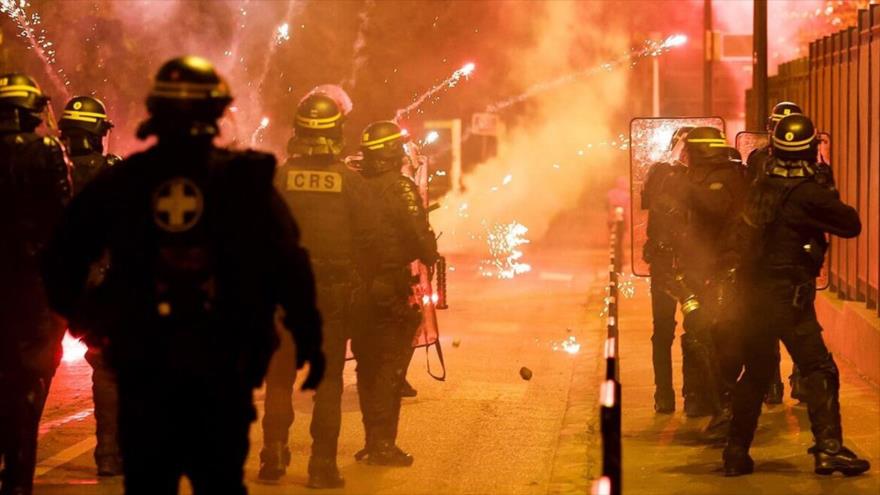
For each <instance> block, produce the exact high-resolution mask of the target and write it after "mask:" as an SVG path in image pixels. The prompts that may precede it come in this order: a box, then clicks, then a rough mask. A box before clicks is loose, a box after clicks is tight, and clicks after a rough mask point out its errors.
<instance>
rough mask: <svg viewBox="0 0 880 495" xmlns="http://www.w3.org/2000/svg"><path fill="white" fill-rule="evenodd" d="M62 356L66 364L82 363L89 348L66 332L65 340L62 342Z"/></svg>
mask: <svg viewBox="0 0 880 495" xmlns="http://www.w3.org/2000/svg"><path fill="white" fill-rule="evenodd" d="M61 349H62V355H61V360H62V361H64V362H65V363H73V362H76V361H82V359H83V358H84V357H85V355H86V351H87V350H88V347H86V345H85V344H84V343H83V342H82V341H81V340H79V339H78V338H76V337H74V336H73V335H70V332H64V339H63V340H62V341H61Z"/></svg>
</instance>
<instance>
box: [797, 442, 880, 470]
mask: <svg viewBox="0 0 880 495" xmlns="http://www.w3.org/2000/svg"><path fill="white" fill-rule="evenodd" d="M807 452H808V453H810V454H813V457H814V458H815V459H816V467H815V469H814V471H815V472H816V474H821V475H825V476H827V475H830V474H834V472H835V471H840V472H841V473H843V474H844V475H845V476H855V475H857V474H862V473H864V472H865V471H867V470H868V469H871V463H869V462H868V461H866V460H865V459H859V458H858V456H856V454H855V453H854V452H853V451H851V450H849V449H848V448H846V447H844V446H843V445H842V444H841V443H840V441H839V440H835V439H826V440H822V441H820V442H817V443H816V445H814V446H812V447H810V449H809V450H808V451H807Z"/></svg>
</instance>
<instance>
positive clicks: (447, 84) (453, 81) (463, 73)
mask: <svg viewBox="0 0 880 495" xmlns="http://www.w3.org/2000/svg"><path fill="white" fill-rule="evenodd" d="M475 68H476V65H474V64H473V63H467V64H465V65H463V66H462V67H461V68H460V69H458V70H456V71H455V72H453V73H452V75H451V76H449V77H448V78H446V79H445V80H444V81H443V82H441V83H439V84H437V85H435V86H434V87H433V88H431V89H429V90H428V91H426V92H425V93H424V94H422V95H421V96H419V97H418V98H416V99H415V100H413V102H412V103H410V104H409V106H407V107H405V108H401V109H399V110H398V111H397V114H396V115H395V116H394V121H395V122H397V121H399V120H400V119H401V117H403V116H405V115H407V114H408V113H410V112H412V111H413V110H415V109H417V108H419V107H420V106H422V104H423V103H425V101H427V100H428V98H431V97H432V96H434V95H436V94H437V93H439V92H440V91H442V90H444V89H450V88H454V87H455V86H456V85H457V84H458V83H459V82H461V80H462V78H464V79H467V78H468V76H470V75H471V73H473V72H474V69H475Z"/></svg>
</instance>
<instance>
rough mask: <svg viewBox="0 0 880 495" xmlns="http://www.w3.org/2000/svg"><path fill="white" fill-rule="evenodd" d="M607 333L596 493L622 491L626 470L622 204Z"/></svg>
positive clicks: (614, 230)
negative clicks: (621, 350) (620, 283)
mask: <svg viewBox="0 0 880 495" xmlns="http://www.w3.org/2000/svg"><path fill="white" fill-rule="evenodd" d="M610 231H611V235H610V238H611V242H610V249H609V251H610V252H609V257H610V263H609V265H608V287H607V295H606V299H605V304H606V307H607V313H606V317H607V321H606V328H607V335H606V337H605V379H604V380H603V381H602V385H601V386H600V387H599V420H600V429H601V432H602V477H601V478H599V479H598V480H596V482H595V483H594V484H593V495H620V494H621V493H622V489H621V482H622V478H623V476H622V474H623V464H622V445H621V404H620V365H619V362H618V359H617V356H618V350H619V345H618V336H619V332H618V330H619V329H618V306H617V302H618V285H617V284H618V274H619V273H620V272H621V269H622V265H623V235H624V234H623V232H624V220H623V208H620V207H618V208H616V209H615V210H614V218H613V219H612V222H611V225H610Z"/></svg>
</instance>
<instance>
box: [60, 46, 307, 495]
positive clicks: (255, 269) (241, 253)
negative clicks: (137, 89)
mask: <svg viewBox="0 0 880 495" xmlns="http://www.w3.org/2000/svg"><path fill="white" fill-rule="evenodd" d="M231 99H232V97H231V95H230V94H229V89H228V87H227V86H226V83H225V81H223V80H222V79H221V78H220V76H219V75H218V74H217V73H216V71H215V70H214V67H213V65H212V64H211V63H210V62H209V61H207V60H204V59H201V58H198V57H191V56H187V57H180V58H177V59H173V60H171V61H169V62H167V63H165V64H164V65H163V66H162V68H161V69H160V70H159V72H158V74H157V76H156V78H155V81H154V86H153V88H152V90H151V91H150V94H149V96H148V98H147V109H148V111H149V113H150V118H149V119H148V120H147V121H146V122H144V123H143V124H142V125H141V127H140V129H139V132H138V135H139V136H140V137H146V136H149V135H153V134H155V135H157V136H158V144H156V145H155V146H153V147H151V148H149V149H148V150H147V151H145V152H142V153H137V154H135V155H133V156H131V157H129V158H127V159H126V160H124V161H123V162H122V163H120V164H119V165H116V166H114V167H111V168H109V169H107V170H106V171H104V172H102V173H100V174H99V175H98V177H96V178H95V179H94V180H93V181H92V182H91V183H89V184H88V185H87V186H86V187H85V189H83V191H82V192H81V193H80V194H79V195H78V196H77V197H76V198H75V199H74V200H73V202H72V203H71V205H70V207H69V208H68V210H67V212H66V215H65V218H64V220H63V221H62V223H61V224H60V227H59V228H58V229H57V231H56V234H55V237H54V238H53V241H52V243H51V245H50V246H49V249H48V250H47V256H46V263H45V274H46V277H45V278H46V286H47V289H48V293H49V300H50V302H51V304H52V307H53V309H55V310H56V311H57V312H58V313H60V314H62V315H64V316H66V317H67V318H68V321H69V322H70V325H71V328H72V329H74V330H79V331H81V332H83V333H85V335H86V340H87V342H90V343H93V342H98V341H99V342H103V343H104V344H105V347H104V349H105V352H106V353H107V354H106V358H107V359H108V362H109V363H110V365H111V366H112V368H113V369H114V370H115V371H116V374H117V377H118V381H119V430H120V447H121V450H122V456H123V465H124V466H123V467H124V470H125V489H126V493H127V494H128V495H133V494H140V493H143V494H151V495H155V494H176V493H177V487H178V484H179V481H180V477H181V476H183V475H186V476H187V477H188V478H189V480H190V482H191V483H192V485H193V490H194V493H195V494H197V495H202V494H214V493H224V494H243V493H246V489H245V487H244V483H243V474H244V462H245V459H246V457H247V451H248V430H249V427H250V422H251V421H253V420H254V419H255V412H254V407H253V401H252V395H253V389H254V388H256V387H259V386H260V385H261V384H262V381H263V378H264V376H265V373H266V368H267V367H268V364H269V358H270V356H271V354H272V352H273V351H274V349H275V347H276V345H277V335H276V333H275V326H274V319H275V312H276V307H277V306H279V305H280V306H281V308H282V309H283V311H284V317H283V322H284V325H285V327H286V328H288V329H290V330H291V331H294V339H295V340H296V343H297V348H298V349H299V353H298V356H297V365H298V366H302V365H303V364H304V363H305V362H306V361H308V362H309V363H310V364H311V371H310V373H309V378H307V379H306V381H305V383H304V384H303V387H304V388H314V387H316V386H317V383H318V381H319V380H320V377H321V374H322V371H323V355H322V353H321V350H320V345H321V331H320V325H321V322H320V315H319V313H318V311H317V308H316V306H315V291H314V280H313V277H312V271H311V267H310V265H309V258H308V254H307V253H306V251H305V250H304V249H302V247H301V246H300V244H299V231H298V228H297V226H296V223H295V222H294V220H293V218H292V217H291V215H290V211H289V210H288V208H287V206H286V205H285V204H284V202H283V200H282V199H281V197H280V196H279V195H278V194H277V192H276V191H275V190H274V187H273V178H274V175H275V159H274V157H272V156H271V155H267V154H263V153H258V152H253V151H245V152H234V151H228V150H224V149H219V148H216V147H215V146H214V145H213V143H212V141H213V139H214V137H215V136H216V134H217V132H218V131H217V120H218V119H219V118H220V116H221V115H222V113H223V111H224V109H225V108H226V106H227V105H228V104H229V102H230V101H231ZM105 252H108V253H109V257H110V263H109V269H108V271H107V274H106V276H105V278H104V281H103V283H101V284H98V285H97V286H94V287H89V285H88V284H87V278H88V274H89V270H90V268H91V266H92V264H93V263H95V262H96V261H97V260H98V259H99V258H100V257H101V256H102V255H103V254H104V253H105Z"/></svg>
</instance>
